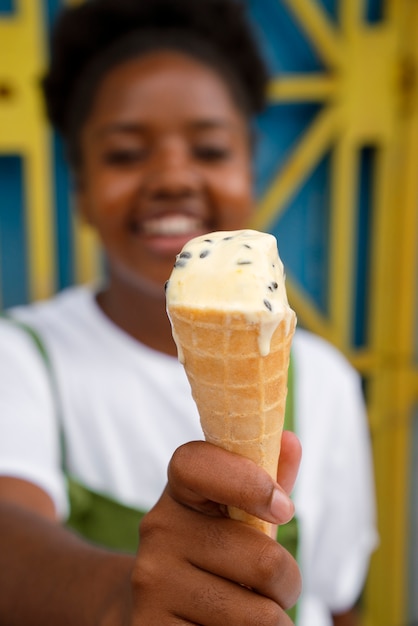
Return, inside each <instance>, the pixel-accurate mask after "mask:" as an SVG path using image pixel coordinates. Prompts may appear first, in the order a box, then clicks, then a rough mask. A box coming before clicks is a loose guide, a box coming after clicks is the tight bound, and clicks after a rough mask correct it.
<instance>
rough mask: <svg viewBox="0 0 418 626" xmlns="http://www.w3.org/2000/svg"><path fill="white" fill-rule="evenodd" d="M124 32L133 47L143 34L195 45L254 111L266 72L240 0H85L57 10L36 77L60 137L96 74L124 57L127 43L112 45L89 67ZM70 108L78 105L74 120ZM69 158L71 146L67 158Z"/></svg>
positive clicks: (154, 42)
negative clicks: (45, 63)
mask: <svg viewBox="0 0 418 626" xmlns="http://www.w3.org/2000/svg"><path fill="white" fill-rule="evenodd" d="M170 33H171V39H170V35H168V39H167V34H170ZM173 33H174V34H173ZM147 35H148V38H147ZM129 36H131V39H132V38H133V37H134V36H135V39H136V44H137V48H138V42H139V43H141V41H148V43H145V44H143V45H142V48H143V49H148V50H149V49H155V48H158V47H161V42H163V43H165V45H167V41H172V42H173V43H172V45H173V47H174V48H180V49H183V50H186V51H188V52H189V53H192V54H193V53H194V51H195V52H196V55H197V56H199V55H200V56H201V57H202V56H203V58H205V59H206V60H207V61H208V62H212V64H213V65H215V67H216V69H218V71H219V72H220V73H224V76H225V78H226V79H227V78H229V79H231V78H232V79H233V80H232V81H231V80H228V83H229V84H230V83H231V82H232V83H235V86H238V89H235V95H236V93H237V91H240V92H241V96H242V97H241V105H242V106H241V108H242V109H243V111H244V112H245V113H247V114H248V115H253V114H256V113H258V112H260V111H261V110H262V109H263V108H264V106H265V97H266V86H267V81H268V72H267V68H266V65H265V63H264V61H263V59H262V56H261V53H260V50H259V47H258V45H257V43H256V40H255V37H254V34H253V31H252V28H251V25H250V23H249V20H248V18H247V16H246V14H245V6H244V5H243V3H242V2H241V1H240V0H87V1H85V2H84V3H82V4H81V5H79V6H76V7H67V8H66V9H63V11H62V12H61V14H60V15H59V17H58V19H57V22H56V24H55V26H54V29H53V33H52V41H51V63H50V67H49V70H48V72H47V74H46V76H45V77H44V79H43V81H42V87H43V92H44V96H45V102H46V109H47V114H48V117H49V119H50V121H51V123H52V124H53V126H54V127H55V128H56V129H57V130H58V131H59V132H60V133H61V134H62V135H63V137H64V138H65V139H66V141H67V143H69V144H71V142H74V138H73V137H72V135H73V134H77V130H79V128H80V125H81V123H82V121H83V119H84V118H85V115H86V114H87V113H88V111H87V110H86V109H87V108H88V106H90V104H91V99H92V97H93V95H94V89H95V88H96V87H97V84H98V82H99V80H100V78H102V77H103V75H104V73H105V72H106V71H107V70H108V69H109V67H110V66H111V64H112V63H113V64H114V63H115V59H116V61H117V60H122V59H123V58H126V57H127V56H129V46H125V47H124V52H123V53H122V55H121V53H120V51H119V57H115V55H113V58H111V56H110V55H109V54H108V55H107V57H108V58H107V60H106V63H103V62H102V63H101V66H100V69H97V67H96V72H95V73H94V72H92V67H93V68H94V66H95V64H96V66H97V62H96V61H97V59H98V58H100V57H102V59H103V58H104V57H106V51H109V50H112V48H115V47H117V44H118V42H120V41H122V40H124V39H126V38H129ZM190 42H192V44H191V43H190ZM193 42H194V44H193ZM199 42H200V44H201V45H199ZM131 44H132V42H131ZM131 48H132V45H131ZM134 52H135V50H131V55H132V53H134ZM123 55H124V56H123ZM89 71H90V74H88V78H89V80H88V81H86V80H85V81H84V83H85V84H84V91H86V88H87V90H88V91H89V94H87V95H86V93H84V95H83V98H82V100H83V102H84V105H83V106H81V108H80V106H77V103H75V94H76V93H77V92H78V91H80V90H79V85H80V83H82V80H81V78H82V77H83V76H85V74H86V72H87V73H88V72H89ZM87 83H88V85H87ZM231 90H232V91H234V88H233V86H231ZM81 91H82V90H81ZM78 100H81V98H78ZM237 100H238V101H239V100H240V98H239V97H238V98H237ZM243 100H245V105H244V104H243ZM78 104H80V103H79V102H78ZM238 104H240V103H239V102H238ZM79 109H80V110H79ZM245 109H247V110H245ZM74 111H78V115H77V121H74ZM83 116H84V117H83ZM75 158H76V157H75V156H74V154H72V155H71V146H70V160H74V159H75Z"/></svg>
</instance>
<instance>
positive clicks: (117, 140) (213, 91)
mask: <svg viewBox="0 0 418 626" xmlns="http://www.w3.org/2000/svg"><path fill="white" fill-rule="evenodd" d="M249 143H250V142H249V132H248V128H247V123H246V120H245V118H244V116H243V115H242V114H241V112H240V111H239V109H238V108H237V106H236V105H235V104H234V102H233V100H232V97H231V95H230V92H229V90H228V88H227V86H226V85H225V83H224V82H223V80H222V78H221V77H220V76H218V74H217V73H216V72H215V71H214V70H212V69H211V68H210V67H209V66H206V65H205V64H203V63H200V62H199V61H197V60H194V59H193V58H191V57H188V56H187V55H183V54H181V53H175V52H169V51H167V52H155V53H149V54H147V55H144V56H141V57H138V58H134V59H132V60H129V61H126V62H124V63H122V64H120V65H118V66H116V67H115V68H113V69H112V70H111V71H110V72H109V73H108V74H107V75H106V76H105V78H104V79H103V81H102V82H101V84H100V85H99V88H98V91H97V94H96V96H95V101H94V103H93V106H92V110H91V112H90V114H89V116H88V119H87V121H86V123H85V124H84V126H83V128H82V131H81V137H80V145H81V155H82V163H81V166H80V170H79V172H78V174H79V203H80V208H81V211H82V212H83V214H84V215H85V217H86V218H87V220H88V221H89V223H90V224H91V225H92V226H93V227H94V228H95V229H96V230H97V232H98V234H99V236H100V238H101V240H102V243H103V245H104V248H105V250H106V253H107V257H108V260H109V264H110V272H111V276H112V280H119V281H123V282H125V283H126V282H127V283H129V284H131V285H137V286H139V285H142V287H143V286H144V284H146V285H148V286H152V285H156V286H158V288H160V287H161V285H163V284H164V282H165V281H166V280H167V278H168V276H169V274H170V272H171V269H172V265H173V262H174V258H175V255H176V254H177V253H178V252H179V251H180V249H181V248H182V246H183V245H184V244H185V243H186V241H188V240H189V239H190V238H191V237H194V236H197V235H200V234H203V233H205V232H208V231H212V230H233V229H237V228H242V227H244V226H245V225H246V223H247V220H248V217H249V216H250V214H251V210H252V192H251V154H250V147H249Z"/></svg>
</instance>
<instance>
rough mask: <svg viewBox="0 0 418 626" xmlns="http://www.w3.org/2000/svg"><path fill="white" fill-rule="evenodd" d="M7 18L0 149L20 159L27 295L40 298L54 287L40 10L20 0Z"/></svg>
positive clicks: (1, 33)
mask: <svg viewBox="0 0 418 626" xmlns="http://www.w3.org/2000/svg"><path fill="white" fill-rule="evenodd" d="M17 8H18V11H17V13H16V14H15V15H13V17H11V18H10V19H7V20H2V21H1V22H0V75H1V76H2V82H3V84H5V85H6V87H7V88H8V89H9V90H10V97H9V98H8V99H6V100H5V99H3V100H2V102H1V103H0V115H1V128H2V131H1V135H0V150H1V151H2V152H8V153H15V154H19V155H21V156H22V158H23V160H24V175H25V181H24V188H25V190H29V193H27V195H26V207H27V214H26V218H27V226H28V259H29V261H28V276H29V288H30V297H31V298H32V299H34V298H44V297H46V296H48V295H50V294H51V293H52V290H53V285H54V283H55V280H54V278H55V273H54V250H53V235H52V213H51V195H50V179H49V172H50V160H49V151H48V131H47V129H46V125H45V124H42V123H40V122H39V120H40V119H42V107H41V100H40V93H39V90H38V88H37V83H38V81H39V78H40V76H41V73H42V69H43V67H44V60H45V49H44V42H45V40H46V38H45V33H44V31H43V26H42V19H41V17H42V16H41V11H40V10H39V9H40V8H41V7H40V5H39V3H35V2H32V1H31V0H20V2H19V3H18V4H17Z"/></svg>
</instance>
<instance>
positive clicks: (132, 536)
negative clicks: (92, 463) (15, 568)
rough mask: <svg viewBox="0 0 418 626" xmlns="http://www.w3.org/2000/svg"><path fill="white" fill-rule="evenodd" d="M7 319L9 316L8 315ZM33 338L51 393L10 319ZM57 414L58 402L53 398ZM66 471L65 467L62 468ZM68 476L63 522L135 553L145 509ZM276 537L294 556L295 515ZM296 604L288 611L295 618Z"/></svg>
mask: <svg viewBox="0 0 418 626" xmlns="http://www.w3.org/2000/svg"><path fill="white" fill-rule="evenodd" d="M8 319H10V318H8ZM13 321H14V322H15V323H16V324H17V325H18V326H20V327H21V328H23V329H24V330H25V331H26V332H28V334H29V335H30V336H31V337H32V339H33V341H34V342H35V344H36V347H37V349H38V351H39V352H40V354H41V355H42V358H43V360H44V362H45V363H46V366H47V369H48V372H49V375H50V378H51V383H52V388H53V390H54V395H55V396H56V395H57V394H56V390H57V387H56V384H55V381H54V380H53V378H54V377H53V370H52V366H51V362H50V359H49V356H48V354H47V351H46V349H45V346H44V344H43V343H42V341H41V339H40V337H39V335H38V334H37V333H36V331H34V329H33V328H31V327H30V326H28V325H26V324H24V323H22V322H20V321H17V320H13ZM293 373H294V367H293V363H292V358H291V360H290V366H289V380H288V395H287V402H286V415H285V429H286V430H291V431H293V430H294V375H293ZM56 406H57V411H58V413H59V410H58V407H59V401H58V398H56ZM60 431H61V442H62V452H63V465H64V466H65V442H64V437H63V432H62V425H61V423H60ZM64 470H65V467H64ZM66 475H67V483H68V495H69V502H70V516H69V519H68V520H67V523H66V525H67V526H68V527H69V528H72V529H73V530H75V531H76V532H77V533H79V534H80V535H82V536H83V537H85V538H86V539H88V540H90V541H91V542H93V543H95V544H97V545H100V546H104V547H107V548H110V549H113V550H120V551H123V552H129V553H132V554H135V552H136V550H137V548H138V540H139V534H138V526H139V523H140V521H141V519H142V517H143V516H144V515H145V514H146V511H139V510H137V509H134V508H131V507H129V506H125V505H123V504H121V503H119V502H117V501H116V500H113V499H112V498H110V497H109V496H107V495H106V494H103V493H97V492H95V491H92V490H91V489H88V488H87V487H85V486H84V485H82V484H80V483H79V482H78V481H76V480H75V479H74V478H72V477H71V476H69V475H68V473H67V472H66ZM277 540H278V541H279V542H280V543H281V544H282V545H283V546H284V547H285V548H286V549H287V550H288V551H289V552H290V553H291V554H292V555H293V556H294V557H295V558H296V557H297V546H298V524H297V520H296V517H294V518H293V519H292V520H291V521H290V522H289V523H288V524H285V525H283V526H280V527H279V529H278V533H277ZM295 612H296V607H294V608H293V609H291V610H290V611H289V612H288V613H289V615H290V617H291V618H292V619H293V620H295Z"/></svg>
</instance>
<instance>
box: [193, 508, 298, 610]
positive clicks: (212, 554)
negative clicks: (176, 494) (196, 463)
mask: <svg viewBox="0 0 418 626" xmlns="http://www.w3.org/2000/svg"><path fill="white" fill-rule="evenodd" d="M195 515H197V516H198V515H201V514H199V513H197V512H196V513H195ZM200 545H201V549H200V550H199V551H193V552H192V554H191V556H190V562H191V563H192V564H193V565H194V566H196V567H198V568H199V569H201V570H206V571H209V572H212V573H213V574H215V575H217V576H219V577H222V578H226V579H228V580H231V581H234V582H236V583H238V584H240V585H244V586H246V587H249V588H251V589H254V590H255V591H257V592H258V593H259V594H260V595H263V596H265V597H267V598H270V599H271V600H274V602H276V603H277V604H279V605H280V606H282V607H284V608H285V609H288V608H290V607H291V606H293V605H294V604H295V603H296V600H297V598H298V596H299V594H300V590H301V576H300V570H299V568H298V565H297V563H296V561H295V559H294V558H293V557H292V556H291V555H290V554H289V552H287V550H285V548H283V546H281V545H280V544H278V543H277V542H276V541H274V540H271V539H269V538H268V537H266V536H265V535H264V534H262V533H260V532H258V531H257V530H254V529H253V528H251V527H249V526H247V525H245V524H242V523H240V522H235V521H232V520H227V519H222V518H212V519H208V520H207V522H206V524H205V533H204V535H203V536H202V537H201V539H200Z"/></svg>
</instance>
